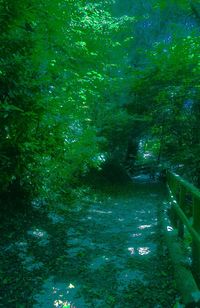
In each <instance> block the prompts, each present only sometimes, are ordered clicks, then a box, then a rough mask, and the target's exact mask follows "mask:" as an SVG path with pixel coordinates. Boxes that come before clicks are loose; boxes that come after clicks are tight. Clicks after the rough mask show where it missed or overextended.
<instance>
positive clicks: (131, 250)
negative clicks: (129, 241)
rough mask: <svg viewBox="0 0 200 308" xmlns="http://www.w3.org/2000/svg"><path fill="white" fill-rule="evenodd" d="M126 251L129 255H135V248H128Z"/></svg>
mask: <svg viewBox="0 0 200 308" xmlns="http://www.w3.org/2000/svg"><path fill="white" fill-rule="evenodd" d="M128 251H129V252H130V254H131V255H134V254H135V248H134V247H129V248H128Z"/></svg>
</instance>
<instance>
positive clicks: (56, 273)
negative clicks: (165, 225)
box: [0, 177, 178, 308]
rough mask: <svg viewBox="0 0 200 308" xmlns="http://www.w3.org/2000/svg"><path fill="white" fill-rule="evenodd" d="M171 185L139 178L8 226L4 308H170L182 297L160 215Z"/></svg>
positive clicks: (1, 298) (3, 264)
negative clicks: (81, 200)
mask: <svg viewBox="0 0 200 308" xmlns="http://www.w3.org/2000/svg"><path fill="white" fill-rule="evenodd" d="M164 201H165V190H164V187H163V186H162V185H161V184H159V183H155V182H149V181H148V179H146V178H145V177H139V178H137V179H135V181H133V183H132V184H131V185H127V186H124V187H119V186H118V187H110V188H109V189H107V191H102V192H100V191H98V192H95V194H94V196H92V197H91V198H90V199H89V200H85V201H84V202H83V203H82V204H81V203H80V204H76V206H73V207H71V209H70V210H69V209H68V210H65V209H64V206H63V205H62V206H58V207H57V210H56V211H55V210H51V211H50V212H46V211H45V210H44V208H43V206H42V205H41V204H39V203H37V202H35V203H34V204H33V212H32V213H31V217H30V215H28V214H26V215H25V216H18V217H16V218H14V216H13V217H12V218H11V220H10V223H7V224H6V226H5V225H3V226H2V228H4V229H5V227H6V228H7V230H9V232H6V231H5V230H4V235H3V238H2V241H1V260H2V261H3V262H1V270H0V274H1V275H0V279H1V280H2V281H1V283H2V285H3V289H2V293H1V294H0V302H1V304H0V307H6V308H7V307H8V308H10V307H11V308H12V307H16V308H23V307H26V308H29V307H33V308H46V307H49V308H50V307H71V308H72V307H73V308H87V307H88V308H89V307H95V308H98V307H99V308H100V307H101V308H110V307H116V308H122V307H123V308H126V307H127V308H128V307H133V308H134V307H135V308H137V307H138V308H141V307H143V308H145V307H146V308H151V307H152V308H153V307H154V308H158V307H163V308H168V307H169V308H170V307H174V305H175V302H176V301H177V299H178V295H177V291H176V285H175V281H174V276H173V269H172V266H171V262H170V259H169V257H168V251H167V247H166V246H165V243H163V237H162V232H161V231H162V230H161V222H160V221H159V217H160V215H159V212H160V211H162V206H163V202H164Z"/></svg>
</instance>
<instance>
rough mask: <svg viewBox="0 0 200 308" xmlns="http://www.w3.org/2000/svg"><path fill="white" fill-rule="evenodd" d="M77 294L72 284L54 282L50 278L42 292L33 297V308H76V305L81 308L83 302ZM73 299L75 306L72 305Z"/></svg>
mask: <svg viewBox="0 0 200 308" xmlns="http://www.w3.org/2000/svg"><path fill="white" fill-rule="evenodd" d="M77 292H78V289H77V288H76V286H75V285H74V283H72V282H69V283H64V282H55V281H54V278H53V277H51V278H49V279H48V280H47V281H46V282H45V284H44V286H43V288H42V292H41V293H40V294H38V295H37V296H36V297H35V299H36V301H37V304H36V305H34V307H35V308H39V307H42V308H46V307H57V308H76V307H77V304H78V307H82V306H84V302H83V300H82V298H79V296H78V294H77ZM75 299H76V300H77V304H76V303H74V301H75Z"/></svg>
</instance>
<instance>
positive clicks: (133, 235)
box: [131, 233, 142, 237]
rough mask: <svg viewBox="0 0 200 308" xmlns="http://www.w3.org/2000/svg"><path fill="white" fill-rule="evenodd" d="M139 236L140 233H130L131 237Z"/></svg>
mask: <svg viewBox="0 0 200 308" xmlns="http://www.w3.org/2000/svg"><path fill="white" fill-rule="evenodd" d="M140 236H142V233H133V234H132V235H131V237H140Z"/></svg>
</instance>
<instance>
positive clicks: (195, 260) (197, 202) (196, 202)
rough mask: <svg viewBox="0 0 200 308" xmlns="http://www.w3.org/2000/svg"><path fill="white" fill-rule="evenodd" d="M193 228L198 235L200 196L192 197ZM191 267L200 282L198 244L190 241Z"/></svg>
mask: <svg viewBox="0 0 200 308" xmlns="http://www.w3.org/2000/svg"><path fill="white" fill-rule="evenodd" d="M193 228H194V229H195V231H196V232H197V233H198V234H199V235H200V197H199V198H198V197H196V196H194V197H193ZM192 269H193V274H194V276H195V278H196V279H197V280H198V282H199V283H200V244H199V243H197V242H196V241H195V240H194V239H193V242H192Z"/></svg>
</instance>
